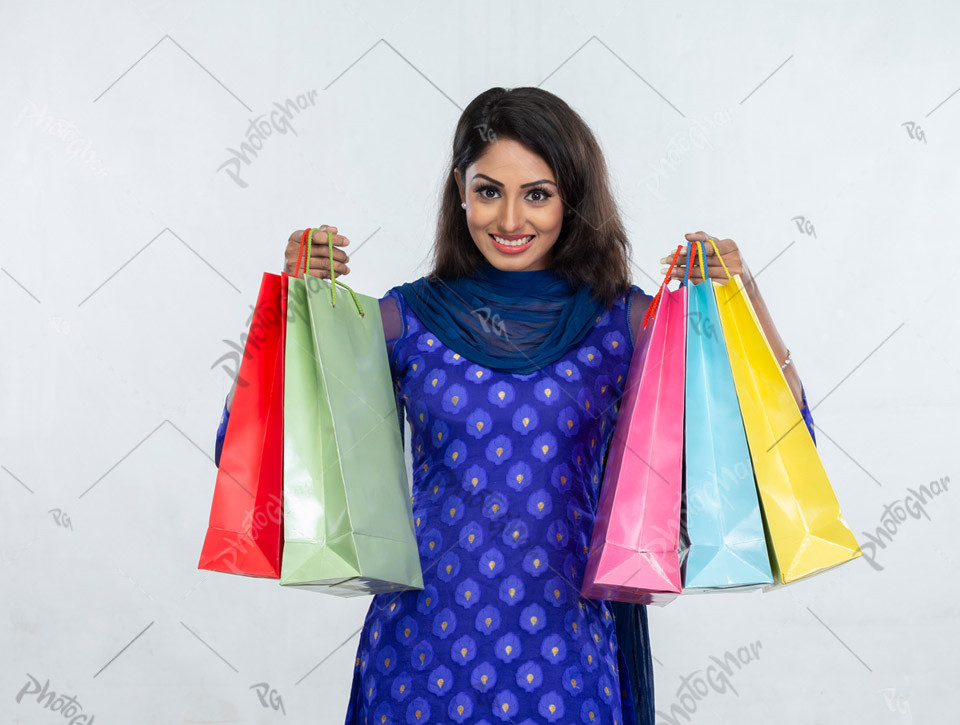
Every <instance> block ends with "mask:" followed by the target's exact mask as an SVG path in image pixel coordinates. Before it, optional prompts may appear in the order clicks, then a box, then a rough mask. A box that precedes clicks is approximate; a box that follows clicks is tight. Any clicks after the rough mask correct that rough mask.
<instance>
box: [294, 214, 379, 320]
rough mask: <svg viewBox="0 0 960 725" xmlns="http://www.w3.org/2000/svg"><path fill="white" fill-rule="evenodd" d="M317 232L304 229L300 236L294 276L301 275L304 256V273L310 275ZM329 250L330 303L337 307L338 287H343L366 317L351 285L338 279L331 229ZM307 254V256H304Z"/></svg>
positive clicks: (328, 234)
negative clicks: (334, 266)
mask: <svg viewBox="0 0 960 725" xmlns="http://www.w3.org/2000/svg"><path fill="white" fill-rule="evenodd" d="M315 231H316V229H315V228H309V229H304V230H303V234H302V235H301V236H300V249H299V250H298V252H297V268H296V269H295V270H294V274H295V275H297V276H299V274H300V260H301V258H303V256H306V266H305V267H304V273H305V274H307V275H309V274H310V252H311V250H312V248H313V233H314V232H315ZM327 248H328V250H329V256H330V303H331V305H332V306H333V307H336V306H337V285H338V284H339V285H341V286H343V287H345V288H346V289H347V291H348V292H349V293H350V295H351V296H352V297H353V302H354V304H355V305H356V306H357V311H358V312H359V313H360V317H363V316H364V314H365V313H364V311H363V306H362V305H361V304H360V300H359V299H357V294H356V292H354V291H353V290H352V289H351V288H350V285H348V284H344V283H343V282H341V281H340V280H338V279H336V272H335V271H334V269H333V232H331V231H330V230H329V229H328V230H327ZM304 252H306V255H304Z"/></svg>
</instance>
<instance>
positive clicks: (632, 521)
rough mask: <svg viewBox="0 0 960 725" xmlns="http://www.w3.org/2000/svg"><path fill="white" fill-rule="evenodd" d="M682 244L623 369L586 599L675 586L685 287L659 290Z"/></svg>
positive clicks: (649, 593) (641, 594)
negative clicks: (644, 336)
mask: <svg viewBox="0 0 960 725" xmlns="http://www.w3.org/2000/svg"><path fill="white" fill-rule="evenodd" d="M681 248H682V247H681V246H678V247H677V252H676V254H675V255H674V257H673V262H672V263H671V264H670V271H668V272H667V276H666V277H665V278H664V280H663V284H661V285H660V289H659V291H658V292H657V295H656V297H654V299H653V301H652V302H651V303H650V308H649V309H648V310H647V316H649V315H650V314H651V311H653V312H654V313H655V316H654V319H653V329H652V331H651V332H650V339H649V341H648V343H647V344H646V345H637V346H636V348H635V349H634V351H633V358H632V359H631V361H630V367H629V369H628V371H627V381H626V387H625V388H624V393H623V397H622V399H621V407H620V412H619V415H618V417H617V423H616V426H615V428H614V432H613V439H612V440H611V442H610V448H609V450H608V452H607V460H606V464H605V467H604V472H603V479H602V483H601V487H600V498H599V501H598V502H597V512H596V516H595V519H594V526H593V533H592V537H591V542H590V550H589V554H588V556H587V564H586V569H585V572H584V577H583V586H582V588H581V593H582V594H583V596H586V597H590V598H592V599H607V600H615V601H621V602H633V603H636V604H656V605H659V606H663V605H665V604H668V603H669V602H671V601H673V600H674V599H675V598H676V597H677V595H679V594H680V591H681V579H680V558H679V552H678V544H679V537H680V505H681V500H682V495H683V478H682V472H683V470H682V469H683V395H684V369H685V345H686V327H687V324H686V314H687V289H686V287H680V288H679V289H678V290H677V291H676V292H671V291H670V290H669V289H665V285H666V283H667V281H668V280H669V279H670V274H671V272H672V271H673V266H674V264H675V263H676V261H677V257H678V256H679V254H680V250H681ZM646 323H647V318H646V317H645V318H644V326H646Z"/></svg>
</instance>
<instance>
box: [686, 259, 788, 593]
mask: <svg viewBox="0 0 960 725" xmlns="http://www.w3.org/2000/svg"><path fill="white" fill-rule="evenodd" d="M695 256H696V257H697V259H695V258H694V257H695ZM697 260H699V264H700V267H701V268H702V269H703V276H704V281H702V282H701V283H700V284H691V285H687V282H688V280H689V276H690V268H691V267H692V266H693V265H694V263H695V262H697ZM683 284H684V285H686V286H687V350H686V356H687V357H686V363H687V367H686V375H685V388H684V448H683V450H684V491H683V502H682V506H681V512H680V566H681V575H682V577H683V592H684V593H695V592H705V591H714V590H718V589H738V590H743V589H753V588H760V587H762V586H764V585H767V584H770V583H772V582H773V575H772V572H771V570H770V556H769V553H768V551H767V543H766V538H765V536H764V529H763V518H762V515H761V511H760V500H759V494H758V492H757V484H756V479H755V477H754V471H753V464H752V463H751V460H750V449H749V447H748V445H747V437H746V432H745V430H744V427H743V418H742V417H741V414H740V404H739V402H738V400H737V389H736V387H735V385H734V382H733V373H732V371H731V369H730V360H729V358H728V357H727V346H726V343H725V341H724V338H723V328H722V327H721V324H720V315H719V312H718V310H717V300H716V296H715V295H714V292H713V281H712V280H710V278H709V274H708V272H707V269H706V267H705V266H704V264H703V250H702V247H701V245H700V243H699V242H696V243H693V242H691V243H689V244H688V245H687V271H686V275H685V276H684V280H683Z"/></svg>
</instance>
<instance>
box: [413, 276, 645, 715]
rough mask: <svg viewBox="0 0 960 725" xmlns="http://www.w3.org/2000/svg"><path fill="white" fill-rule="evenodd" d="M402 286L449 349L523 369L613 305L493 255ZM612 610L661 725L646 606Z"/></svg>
mask: <svg viewBox="0 0 960 725" xmlns="http://www.w3.org/2000/svg"><path fill="white" fill-rule="evenodd" d="M397 288H398V289H399V290H400V292H401V294H403V299H404V301H406V303H407V305H408V306H409V307H410V308H411V309H412V310H413V312H414V313H415V314H416V316H417V317H418V318H419V319H420V320H421V321H422V322H423V324H424V325H426V326H427V328H428V329H429V330H430V332H432V333H433V334H434V335H436V336H437V338H439V340H440V342H442V343H443V344H444V345H446V346H447V347H448V348H450V349H451V350H453V351H454V352H458V353H460V354H461V355H463V356H464V357H465V358H467V359H468V360H470V361H471V362H475V363H477V364H478V365H483V366H485V367H490V368H496V369H498V370H507V371H510V372H514V373H518V374H526V373H532V372H534V371H536V370H539V369H540V368H542V367H544V366H545V365H549V364H550V363H552V362H555V361H557V360H559V359H560V358H561V357H562V356H563V354H564V353H565V352H566V351H567V350H569V349H570V347H571V346H573V345H575V344H576V343H577V342H579V341H580V340H581V339H582V338H583V337H584V335H586V333H587V332H588V331H589V330H590V328H591V327H592V326H593V324H594V322H595V321H596V318H597V317H598V316H600V315H601V314H602V313H603V311H604V309H605V306H604V304H603V301H602V300H595V299H591V297H590V293H589V290H588V289H587V288H586V287H585V286H581V287H579V288H577V289H576V290H573V289H572V288H571V286H570V283H569V282H567V280H566V279H564V278H563V277H561V276H559V275H558V274H556V273H555V272H554V271H553V270H551V269H544V270H535V271H531V272H506V271H503V270H500V269H497V268H496V267H494V266H493V265H492V264H490V262H488V261H486V260H484V262H483V264H482V265H481V266H480V268H479V269H478V270H477V271H476V272H475V273H474V274H473V275H470V276H468V277H460V278H458V279H451V280H440V279H431V278H429V277H421V278H420V279H418V280H415V281H413V282H407V283H406V284H401V285H398V286H397ZM400 425H401V428H402V427H403V423H402V420H401V424H400ZM611 608H612V610H613V616H614V623H615V625H616V631H617V641H618V645H619V648H620V650H621V651H622V653H623V656H624V658H625V660H626V665H627V672H625V673H623V677H622V680H625V682H622V683H621V685H622V687H624V689H625V690H626V691H629V693H630V697H631V700H632V701H633V705H634V708H633V709H634V711H635V713H636V718H637V719H636V722H637V723H638V725H653V722H654V707H653V663H652V661H651V657H652V655H651V652H650V634H649V629H648V627H647V610H646V606H644V605H642V604H628V603H626V602H611ZM624 725H627V723H626V722H625V724H624Z"/></svg>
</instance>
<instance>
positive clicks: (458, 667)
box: [216, 285, 813, 725]
mask: <svg viewBox="0 0 960 725" xmlns="http://www.w3.org/2000/svg"><path fill="white" fill-rule="evenodd" d="M647 301H649V296H646V295H645V294H644V293H643V292H642V290H641V289H640V288H639V287H637V286H635V285H633V286H631V292H630V293H625V294H624V295H622V296H621V297H620V298H618V299H617V300H616V302H615V303H614V304H613V306H612V307H611V308H610V309H609V310H607V311H605V312H604V313H603V314H602V315H600V316H599V317H598V318H597V319H596V321H595V323H594V325H593V327H592V328H591V329H590V330H589V332H588V333H587V334H586V335H585V336H584V337H583V338H582V339H581V340H580V342H579V343H577V345H575V346H574V347H572V348H571V349H570V350H569V351H568V352H567V353H566V354H565V355H564V356H563V357H562V358H561V359H560V360H558V361H557V362H556V363H554V364H551V365H549V366H547V367H545V368H542V369H540V370H538V371H536V372H534V373H531V374H527V375H520V374H514V373H509V372H505V371H500V370H494V369H489V368H486V367H483V366H480V365H476V364H474V363H472V362H471V361H470V360H467V359H466V358H464V357H463V356H461V355H459V354H457V353H455V352H454V351H452V350H450V349H449V348H447V347H445V346H444V345H443V344H442V343H441V342H440V340H439V339H437V337H436V336H435V335H434V334H433V333H432V332H431V331H430V330H428V329H426V328H425V327H424V325H423V323H422V322H421V321H420V320H419V319H418V318H417V316H416V315H415V314H414V313H413V312H412V310H410V309H409V308H408V307H407V306H406V303H405V302H404V300H403V296H402V294H401V293H400V292H399V290H397V289H396V288H391V289H390V290H389V291H388V292H387V294H386V295H385V296H384V298H383V299H382V300H381V311H382V312H383V313H384V327H385V331H386V330H388V329H390V328H391V326H393V327H395V328H396V330H397V333H398V334H397V336H396V337H395V338H393V339H389V338H390V337H391V336H390V335H389V334H387V337H388V357H389V361H390V368H391V372H392V375H393V379H394V384H395V388H396V394H397V402H398V412H399V413H400V416H401V422H400V425H401V430H403V422H402V416H403V410H404V408H405V409H406V415H407V418H408V420H409V421H410V432H411V436H412V437H411V449H412V453H413V496H412V499H411V500H412V507H413V516H414V524H415V531H416V539H417V542H418V545H419V548H420V554H421V562H422V569H423V578H424V585H425V586H424V589H423V590H422V591H420V590H418V591H406V592H399V593H386V594H378V595H375V596H374V597H373V598H372V601H371V603H370V607H369V609H368V611H367V615H366V617H365V620H364V625H363V629H362V631H361V635H360V641H359V643H358V646H357V653H356V658H355V662H354V676H353V686H352V691H351V694H350V699H349V704H348V708H347V713H346V723H347V724H348V725H349V724H351V723H358V724H360V725H372V724H373V723H377V724H378V725H388V724H393V725H422V724H424V723H478V724H480V725H484V724H485V725H494V724H495V723H498V722H508V723H514V724H515V725H532V724H533V723H554V722H561V723H564V724H565V725H566V724H567V723H588V724H589V723H608V724H610V725H631V724H633V723H637V722H638V720H639V722H641V723H643V722H644V721H645V720H646V719H647V718H648V717H649V716H651V715H652V712H653V707H652V702H650V703H648V704H649V708H648V709H647V711H646V712H645V713H641V715H640V716H639V717H638V715H637V713H636V712H635V711H634V707H633V704H632V699H631V696H630V691H629V683H628V678H627V676H626V671H625V670H626V666H625V659H624V655H623V653H622V651H621V650H620V648H619V647H618V643H617V635H616V629H615V626H614V617H613V614H612V605H611V603H610V602H606V601H598V600H591V599H586V598H583V597H581V596H580V594H579V591H580V584H581V581H582V576H583V571H584V565H585V562H586V558H587V550H588V545H589V542H590V536H591V531H592V527H593V520H594V511H595V510H596V506H597V499H598V493H599V487H600V482H601V480H602V476H603V465H604V462H605V458H606V451H607V447H608V445H609V442H610V439H611V436H612V433H613V429H614V424H615V423H616V419H617V412H618V409H619V403H620V398H621V396H622V393H623V384H624V382H625V380H626V375H627V367H628V365H629V362H630V359H631V356H632V354H633V347H634V338H635V336H636V333H637V328H638V320H639V317H640V316H642V312H643V310H644V309H645V308H646V305H645V304H642V303H644V302H647ZM391 303H394V304H391ZM631 308H633V310H632V311H633V314H632V315H631ZM391 309H392V310H394V313H393V314H394V316H395V317H396V318H397V319H396V320H395V322H393V323H391V322H390V321H389V320H388V314H389V312H388V311H389V310H391ZM631 322H632V323H633V324H631ZM803 401H804V406H803V415H804V419H805V421H806V422H807V426H808V429H809V430H810V433H811V436H812V435H813V421H812V418H811V417H810V413H809V409H808V408H807V406H806V395H805V394H804V395H803ZM227 420H228V413H227V412H226V410H224V415H223V417H222V418H221V426H220V430H219V431H218V435H217V452H216V453H217V460H218V461H219V454H220V450H221V447H222V440H223V434H224V432H225V429H226V423H227ZM621 673H623V675H621ZM649 686H650V687H652V682H651V683H649ZM647 694H648V695H650V696H651V697H650V699H651V701H652V692H650V693H647Z"/></svg>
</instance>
